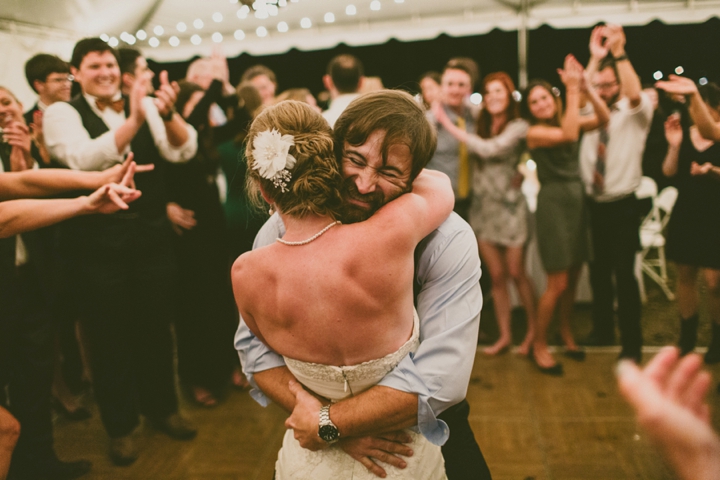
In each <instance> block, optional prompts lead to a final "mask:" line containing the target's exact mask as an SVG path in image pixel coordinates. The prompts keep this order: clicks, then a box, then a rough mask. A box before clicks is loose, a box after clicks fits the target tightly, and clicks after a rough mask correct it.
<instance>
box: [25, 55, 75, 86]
mask: <svg viewBox="0 0 720 480" xmlns="http://www.w3.org/2000/svg"><path fill="white" fill-rule="evenodd" d="M51 73H67V74H69V73H70V66H69V65H68V64H67V62H65V61H63V60H61V59H60V58H59V57H56V56H55V55H49V54H47V53H38V54H37V55H35V56H34V57H32V58H31V59H30V60H28V61H27V62H26V63H25V78H27V81H28V83H29V84H30V88H32V89H33V90H35V81H38V82H45V81H47V77H48V76H49V75H50V74H51ZM35 93H38V91H37V90H35Z"/></svg>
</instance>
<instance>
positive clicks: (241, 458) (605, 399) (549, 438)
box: [55, 349, 720, 480]
mask: <svg viewBox="0 0 720 480" xmlns="http://www.w3.org/2000/svg"><path fill="white" fill-rule="evenodd" d="M655 350H656V349H654V350H652V351H655ZM616 356H617V349H605V350H602V349H601V350H592V349H591V350H590V351H589V353H588V356H587V360H586V361H585V362H583V363H577V362H574V361H572V360H570V359H565V358H564V357H562V356H561V355H560V356H558V359H561V361H562V362H563V364H564V366H565V376H564V377H563V378H554V377H548V376H545V375H542V374H541V373H539V372H538V371H537V370H536V369H535V367H534V366H533V365H532V364H531V363H530V362H529V361H528V360H527V359H525V358H523V357H520V356H518V355H517V354H514V353H508V354H505V355H503V356H501V357H497V358H488V357H486V356H484V355H483V354H482V353H478V354H477V356H476V359H475V367H474V371H473V376H472V379H471V381H470V387H469V390H468V397H467V398H468V401H469V402H470V405H471V412H470V415H471V417H470V419H471V423H472V426H473V429H474V431H475V435H476V438H477V440H478V443H479V444H480V447H481V448H482V450H483V453H484V454H485V458H486V459H487V462H488V465H489V466H490V470H491V472H492V474H493V478H494V479H495V480H530V479H532V480H571V479H577V480H610V479H612V480H622V479H647V480H662V479H668V480H670V479H672V478H674V477H673V475H672V474H671V473H670V471H669V470H668V468H667V467H666V466H665V465H664V463H663V461H662V459H661V458H660V457H659V456H658V455H657V454H656V453H655V451H654V450H653V449H652V448H651V446H650V445H649V444H648V441H647V439H646V438H645V437H644V435H643V433H642V432H640V431H639V430H638V428H637V425H636V423H635V421H634V419H633V415H632V413H631V411H630V409H629V407H628V406H627V405H626V404H625V403H624V401H623V400H622V399H621V398H620V396H619V394H618V391H617V387H616V382H615V377H614V374H613V367H614V362H615V358H616ZM651 356H652V353H650V351H648V350H646V351H645V353H644V357H645V359H648V358H650V357H651ZM711 371H712V373H713V377H714V380H713V391H712V393H711V395H710V403H711V408H713V418H714V425H715V428H716V429H717V428H720V415H719V414H718V407H720V395H718V394H717V393H716V392H715V390H714V389H715V387H716V385H717V379H718V375H719V374H720V367H714V368H713V369H712V370H711ZM92 407H93V408H92V410H93V414H94V416H93V418H92V419H90V420H87V421H83V422H80V423H69V422H68V421H66V420H64V419H58V420H57V422H56V423H55V439H56V449H57V451H58V454H59V456H60V458H62V459H66V460H70V459H75V458H86V459H89V460H91V461H92V462H93V470H92V472H91V474H89V475H87V476H86V477H83V478H85V479H88V480H92V479H112V480H116V479H117V480H125V479H128V480H129V479H133V480H136V479H138V480H140V479H142V480H145V479H149V480H161V479H168V480H171V479H172V480H231V479H232V480H256V479H258V480H260V479H262V480H270V479H271V478H272V475H273V465H274V462H275V457H276V454H277V450H278V448H279V446H280V443H281V439H282V435H283V432H284V428H283V421H284V419H285V417H286V415H285V413H284V412H283V411H281V410H280V409H279V408H277V407H275V406H271V407H269V408H262V407H260V406H259V405H257V404H256V403H255V402H254V401H253V400H252V399H251V398H250V396H249V395H248V393H247V392H240V391H233V392H231V393H230V394H229V396H228V398H227V399H226V400H225V401H224V402H223V403H221V404H220V405H219V406H217V407H216V408H214V409H205V408H200V407H196V406H193V405H189V404H188V403H187V402H183V411H184V412H185V414H186V415H187V416H189V417H191V418H192V419H193V421H195V422H196V424H197V425H198V427H199V429H200V430H199V434H198V437H197V439H195V440H194V441H192V442H179V441H175V440H171V439H169V438H168V437H166V436H165V435H163V434H160V433H158V432H155V431H153V430H151V429H149V428H145V427H140V428H139V430H138V432H137V440H138V446H139V447H141V449H142V451H141V456H140V458H139V460H138V461H137V462H136V463H135V464H134V465H132V466H130V467H125V468H121V467H115V466H113V465H112V463H111V462H110V460H109V458H108V457H107V443H108V440H107V437H106V436H105V433H104V431H103V429H102V425H101V424H100V420H99V418H98V413H97V408H95V407H94V405H92Z"/></svg>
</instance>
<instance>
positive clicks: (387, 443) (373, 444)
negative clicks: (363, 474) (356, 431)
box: [338, 431, 413, 478]
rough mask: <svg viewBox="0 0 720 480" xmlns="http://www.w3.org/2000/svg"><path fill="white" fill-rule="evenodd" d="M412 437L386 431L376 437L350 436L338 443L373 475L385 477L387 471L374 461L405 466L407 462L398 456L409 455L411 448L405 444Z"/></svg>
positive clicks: (399, 466)
mask: <svg viewBox="0 0 720 480" xmlns="http://www.w3.org/2000/svg"><path fill="white" fill-rule="evenodd" d="M411 441H412V438H411V437H410V435H408V434H407V432H403V431H398V432H391V433H386V434H384V435H380V436H378V437H352V438H345V439H340V441H339V442H338V445H339V446H340V448H342V449H343V451H344V452H345V453H347V454H348V455H350V456H351V457H352V458H354V459H355V460H357V461H358V462H360V463H362V464H363V466H364V467H365V468H367V469H368V470H369V471H370V472H371V473H372V474H373V475H375V476H377V477H380V478H385V476H386V475H387V472H385V469H383V468H382V467H381V466H380V465H378V464H377V463H376V461H377V460H380V461H381V462H385V463H388V464H390V465H393V466H395V467H397V468H405V467H407V462H405V460H403V459H402V458H401V457H400V456H401V455H402V456H404V457H411V456H412V455H413V451H412V448H410V447H408V446H407V445H405V444H406V443H410V442H411Z"/></svg>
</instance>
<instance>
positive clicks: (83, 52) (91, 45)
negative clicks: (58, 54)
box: [70, 37, 120, 68]
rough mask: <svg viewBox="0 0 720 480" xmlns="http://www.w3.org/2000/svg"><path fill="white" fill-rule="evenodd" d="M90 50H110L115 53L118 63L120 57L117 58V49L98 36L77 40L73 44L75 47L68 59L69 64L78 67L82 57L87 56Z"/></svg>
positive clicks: (101, 51) (99, 51) (100, 51)
mask: <svg viewBox="0 0 720 480" xmlns="http://www.w3.org/2000/svg"><path fill="white" fill-rule="evenodd" d="M91 52H98V53H103V52H110V53H112V54H113V55H115V58H116V59H117V60H118V63H120V59H119V58H118V53H117V50H115V49H114V48H112V47H111V46H110V45H108V44H107V43H106V42H104V41H103V40H102V39H101V38H98V37H91V38H83V39H82V40H80V41H79V42H77V43H76V44H75V48H74V49H73V53H72V58H71V59H70V65H72V66H73V67H75V68H80V64H81V63H82V61H83V58H85V57H86V56H87V54H88V53H91Z"/></svg>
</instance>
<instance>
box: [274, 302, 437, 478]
mask: <svg viewBox="0 0 720 480" xmlns="http://www.w3.org/2000/svg"><path fill="white" fill-rule="evenodd" d="M419 344H420V341H419V320H418V317H417V313H415V319H414V326H413V333H412V336H411V337H410V339H409V340H408V341H407V342H405V344H404V345H403V346H402V347H400V349H399V350H398V351H396V352H394V353H391V354H389V355H386V356H385V357H383V358H378V359H376V360H370V361H368V362H364V363H360V364H358V365H351V366H345V367H336V366H333V365H321V364H317V363H308V362H301V361H299V360H294V359H292V358H287V357H285V362H286V364H287V367H288V368H289V369H290V371H291V372H292V373H293V374H294V375H295V378H297V379H298V381H299V382H300V383H302V384H303V385H305V386H306V387H307V388H309V389H310V390H312V391H314V392H316V393H318V394H320V395H322V396H324V397H325V398H329V399H331V400H332V401H333V402H336V401H339V400H342V399H343V398H346V397H349V396H352V395H357V394H359V393H361V392H363V391H365V390H367V389H368V388H370V387H372V386H373V385H375V384H377V383H378V382H379V381H380V380H381V379H382V378H383V377H384V376H385V375H386V374H387V373H388V372H390V371H391V370H392V369H393V368H395V366H396V365H397V364H398V363H399V362H400V360H402V359H403V358H404V357H405V355H407V354H408V353H410V352H414V351H415V350H416V349H417V347H418V345H419ZM407 433H408V434H409V435H410V436H411V437H412V439H413V440H412V443H410V444H409V446H410V447H411V448H412V450H413V452H414V453H413V456H412V457H404V460H405V461H406V463H407V467H406V468H404V469H399V468H396V467H393V466H391V465H388V464H386V463H383V462H380V461H376V462H377V463H378V464H379V465H380V466H381V467H383V468H384V469H385V471H386V472H387V477H386V478H389V479H392V478H396V479H412V480H442V479H447V477H446V476H445V464H444V461H443V457H442V453H441V452H440V447H438V446H436V445H433V444H432V443H430V442H429V441H428V440H427V439H426V438H425V437H423V436H422V435H420V434H419V433H416V432H414V431H412V430H407ZM275 471H276V478H277V480H290V479H292V480H300V479H302V480H344V479H353V480H377V478H378V477H376V476H375V475H374V474H372V473H370V472H369V471H368V470H367V469H366V468H365V467H364V466H363V465H362V464H361V463H360V462H358V461H357V460H355V459H353V458H352V457H350V456H349V455H348V454H346V453H345V452H344V451H343V450H342V449H341V448H340V447H339V446H338V445H337V444H335V445H331V446H330V447H328V448H325V449H323V450H320V451H317V452H312V451H310V450H307V449H304V448H302V447H301V446H300V444H299V443H298V442H297V440H295V437H294V436H293V431H292V430H287V431H286V432H285V437H284V438H283V445H282V448H281V449H280V452H279V453H278V460H277V462H276V464H275Z"/></svg>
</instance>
